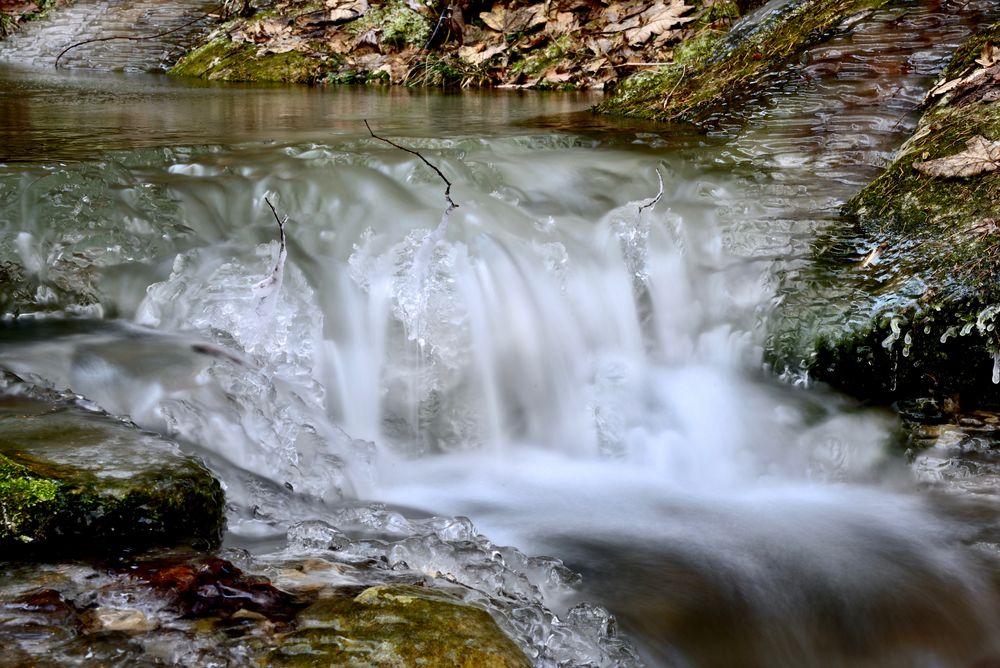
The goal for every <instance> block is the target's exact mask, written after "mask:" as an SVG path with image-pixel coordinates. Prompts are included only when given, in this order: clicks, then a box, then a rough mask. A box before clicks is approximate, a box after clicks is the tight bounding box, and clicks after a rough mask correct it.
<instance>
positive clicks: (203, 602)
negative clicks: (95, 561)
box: [127, 557, 302, 621]
mask: <svg viewBox="0 0 1000 668" xmlns="http://www.w3.org/2000/svg"><path fill="white" fill-rule="evenodd" d="M127 572H128V574H129V576H130V577H131V578H133V579H135V580H138V581H140V582H142V583H144V584H146V585H149V586H150V587H151V588H152V589H153V590H155V591H156V592H157V593H158V595H159V596H160V597H161V598H163V599H164V600H166V601H168V604H167V605H168V607H169V608H170V610H171V611H173V612H174V613H175V614H177V615H179V616H182V617H235V618H236V619H268V620H277V621H287V620H288V619H290V618H291V617H292V616H294V614H295V613H296V612H297V611H298V610H299V609H300V608H301V607H302V604H300V603H299V601H298V599H296V598H295V597H294V596H292V595H291V594H288V593H286V592H283V591H281V590H279V589H276V588H275V587H274V586H273V585H272V584H271V583H270V581H269V580H268V579H267V578H264V577H261V576H254V575H248V574H246V573H244V572H243V571H242V570H240V569H239V568H237V567H236V566H234V565H233V564H232V563H230V562H228V561H226V560H224V559H220V558H217V557H196V558H193V559H191V558H185V557H180V558H176V557H173V558H163V559H153V560H144V561H141V562H138V563H134V564H131V565H129V566H128V568H127ZM238 613H240V616H239V617H236V615H237V614H238Z"/></svg>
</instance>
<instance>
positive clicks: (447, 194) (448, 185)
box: [365, 118, 458, 215]
mask: <svg viewBox="0 0 1000 668" xmlns="http://www.w3.org/2000/svg"><path fill="white" fill-rule="evenodd" d="M365 127H366V128H368V132H369V134H371V136H372V138H374V139H378V140H379V141H384V142H385V143H386V144H388V145H389V146H392V147H394V148H398V149H399V150H400V151H406V152H407V153H409V154H410V155H415V156H417V157H418V158H420V160H421V161H422V162H423V163H424V164H425V165H427V166H428V167H430V168H431V169H433V170H434V171H435V172H436V173H437V175H438V176H440V177H441V180H442V181H444V184H445V189H444V198H445V199H446V200H448V209H447V210H446V211H445V215H447V214H449V213H451V211H452V210H453V209H457V208H458V205H457V204H455V200H453V199H452V198H451V181H449V180H448V177H447V176H445V175H444V173H443V172H442V171H441V170H440V169H438V168H437V167H435V166H434V165H433V164H432V163H431V162H430V161H429V160H428V159H427V158H425V157H424V156H423V155H421V154H420V153H418V152H417V151H414V150H413V149H412V148H406V147H405V146H400V145H399V144H397V143H396V142H394V141H392V140H391V139H386V138H385V137H380V136H378V135H377V134H375V131H374V130H372V126H370V125H369V124H368V119H367V118H366V119H365Z"/></svg>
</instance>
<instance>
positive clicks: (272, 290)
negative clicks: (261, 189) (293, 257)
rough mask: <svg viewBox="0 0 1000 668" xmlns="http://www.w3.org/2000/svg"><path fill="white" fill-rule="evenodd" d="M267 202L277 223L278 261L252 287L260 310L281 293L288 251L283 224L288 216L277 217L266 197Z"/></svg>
mask: <svg viewBox="0 0 1000 668" xmlns="http://www.w3.org/2000/svg"><path fill="white" fill-rule="evenodd" d="M264 201H265V202H267V206H268V207H270V209H271V213H272V214H274V219H275V220H276V221H277V223H278V244H279V245H278V261H277V262H275V263H274V269H272V270H271V273H270V275H269V276H268V277H267V278H265V279H264V280H262V281H261V282H260V283H257V284H256V285H254V286H253V293H254V295H255V296H257V298H258V299H259V300H260V301H259V302H258V304H257V309H258V310H260V309H261V308H262V307H263V306H264V305H265V303H267V302H269V301H271V299H272V298H273V296H274V295H276V294H277V293H278V292H280V291H281V280H282V277H283V276H284V273H285V258H286V257H287V256H288V250H287V248H286V246H285V223H287V222H288V216H285V218H284V219H282V218H281V217H279V216H278V212H277V210H275V208H274V205H273V204H271V200H269V199H268V198H267V197H265V198H264Z"/></svg>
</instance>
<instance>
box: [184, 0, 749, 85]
mask: <svg viewBox="0 0 1000 668" xmlns="http://www.w3.org/2000/svg"><path fill="white" fill-rule="evenodd" d="M752 4H753V3H752V2H747V1H746V0H743V1H742V2H738V1H737V0H695V1H693V2H691V3H690V4H686V3H685V2H684V1H683V0H660V1H658V2H655V3H652V4H649V3H643V2H637V1H635V0H629V1H627V2H610V3H604V2H600V1H599V0H558V1H556V2H549V1H546V2H537V3H532V2H502V1H501V2H495V3H492V2H489V1H485V2H484V1H482V0H475V1H470V0H464V1H463V2H460V3H444V2H441V3H424V2H419V1H418V0H411V1H409V2H404V1H403V0H384V1H381V2H372V3H369V2H368V1H367V0H330V1H328V2H326V3H325V4H324V3H317V2H315V0H277V1H276V2H273V3H271V4H267V5H260V6H256V5H253V6H252V5H250V4H245V5H244V7H245V11H244V12H243V14H244V15H243V16H237V17H235V18H232V19H230V20H229V21H227V22H226V23H224V24H223V25H222V26H220V27H219V28H218V29H216V30H215V31H214V32H213V33H212V34H210V35H209V36H208V37H207V38H206V41H205V43H204V44H203V45H202V46H200V47H199V48H197V49H195V50H194V51H193V52H191V53H189V54H188V55H186V56H185V57H184V58H183V59H182V60H181V61H180V62H178V63H177V65H175V66H174V68H173V69H172V70H171V72H172V73H173V74H176V75H180V76H194V77H205V78H208V79H211V80H220V81H284V82H301V83H368V84H395V85H406V86H458V87H463V88H470V87H493V86H499V87H504V88H535V89H560V90H571V89H593V90H603V89H606V88H608V89H609V88H611V87H613V86H614V85H615V84H616V83H617V82H618V81H619V80H620V79H622V78H623V77H626V76H628V75H630V74H632V73H634V72H635V71H637V70H642V69H647V68H649V67H655V66H656V65H657V64H658V63H660V62H663V61H669V60H670V59H671V58H672V57H673V55H672V54H673V53H674V52H675V50H676V49H677V47H678V46H679V45H680V44H682V43H683V42H685V41H686V40H688V39H690V38H692V37H693V36H694V35H697V34H701V33H703V32H705V31H713V32H714V31H720V30H724V29H725V28H727V27H728V26H730V25H732V23H733V22H734V21H735V20H736V19H737V18H739V17H740V16H741V14H742V13H743V12H745V11H746V10H747V9H748V8H749V7H750V6H752Z"/></svg>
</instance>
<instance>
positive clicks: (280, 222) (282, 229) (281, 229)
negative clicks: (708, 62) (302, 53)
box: [264, 172, 659, 253]
mask: <svg viewBox="0 0 1000 668" xmlns="http://www.w3.org/2000/svg"><path fill="white" fill-rule="evenodd" d="M657 173H659V172H657ZM264 201H265V202H267V206H268V207H270V209H271V213H273V214H274V220H276V221H277V223H278V241H279V242H280V245H279V247H278V252H279V253H284V252H285V223H287V222H288V216H285V218H284V220H282V219H281V218H279V217H278V212H277V211H276V210H275V208H274V205H273V204H271V200H269V199H268V198H267V197H265V198H264Z"/></svg>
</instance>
